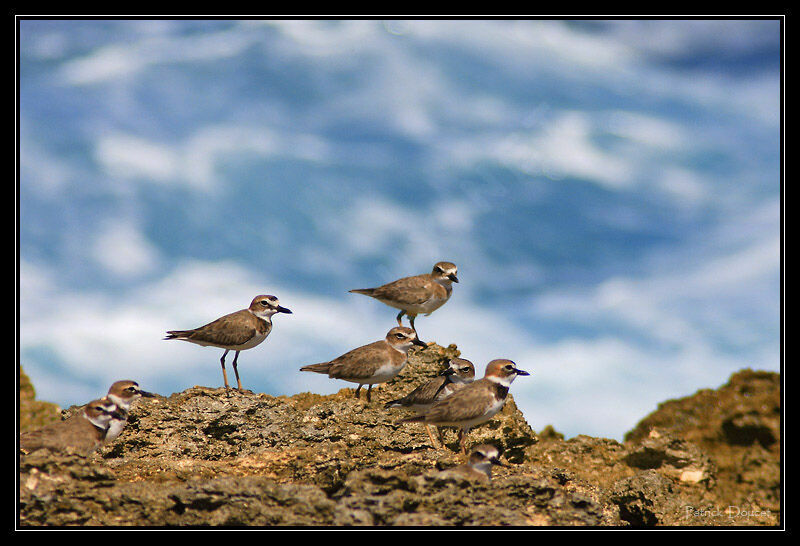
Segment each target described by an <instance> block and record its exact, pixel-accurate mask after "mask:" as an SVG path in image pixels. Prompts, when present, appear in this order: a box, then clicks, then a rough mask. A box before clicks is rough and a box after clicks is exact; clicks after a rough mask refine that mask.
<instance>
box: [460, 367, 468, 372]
mask: <svg viewBox="0 0 800 546" xmlns="http://www.w3.org/2000/svg"><path fill="white" fill-rule="evenodd" d="M461 371H462V372H465V373H466V372H468V371H469V368H461Z"/></svg>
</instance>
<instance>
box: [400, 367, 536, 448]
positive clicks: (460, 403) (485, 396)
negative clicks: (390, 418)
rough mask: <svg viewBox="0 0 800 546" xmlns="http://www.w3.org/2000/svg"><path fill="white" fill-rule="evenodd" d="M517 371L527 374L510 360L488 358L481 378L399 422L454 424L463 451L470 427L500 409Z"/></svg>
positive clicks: (517, 373)
mask: <svg viewBox="0 0 800 546" xmlns="http://www.w3.org/2000/svg"><path fill="white" fill-rule="evenodd" d="M519 375H530V374H529V373H528V372H526V371H523V370H520V369H518V368H517V365H516V364H514V363H513V362H512V361H510V360H505V359H498V360H492V361H491V362H489V364H487V365H486V373H485V375H484V376H483V379H479V380H477V381H474V382H473V383H470V384H469V385H467V386H465V387H464V388H462V389H460V390H458V391H457V392H455V393H453V394H452V395H450V396H448V397H447V398H445V399H444V400H441V401H440V402H436V403H435V404H434V405H433V406H431V409H430V410H428V411H427V412H426V413H424V414H423V415H417V416H415V417H408V418H406V419H403V420H402V421H401V422H404V423H426V424H430V425H439V426H452V427H458V428H459V429H460V430H459V435H458V443H459V445H460V446H461V453H463V454H464V455H466V437H467V434H468V433H469V431H470V429H471V428H473V427H475V426H478V425H480V424H483V423H485V422H486V421H489V420H490V419H491V418H492V417H494V416H495V415H496V414H497V413H498V412H499V411H500V410H501V409H503V406H504V405H505V403H506V396H507V395H508V388H509V386H510V385H511V382H512V381H514V379H515V378H516V377H517V376H519Z"/></svg>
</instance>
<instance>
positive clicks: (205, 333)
mask: <svg viewBox="0 0 800 546" xmlns="http://www.w3.org/2000/svg"><path fill="white" fill-rule="evenodd" d="M275 313H290V314H291V311H290V310H289V309H287V308H285V307H281V306H280V304H279V303H278V298H276V297H275V296H256V297H255V298H253V301H252V302H251V303H250V307H249V308H247V309H242V310H241V311H236V312H235V313H230V314H229V315H225V316H224V317H221V318H218V319H217V320H215V321H214V322H210V323H208V324H206V325H205V326H201V327H199V328H195V329H194V330H170V331H169V332H167V337H165V338H164V339H179V340H182V341H188V342H190V343H196V344H197V345H202V346H204V347H205V346H211V347H219V348H220V349H225V352H224V353H222V358H220V359H219V361H220V363H221V364H222V378H223V379H224V380H225V389H230V385H228V374H227V372H226V371H225V356H226V355H227V354H228V351H236V354H235V355H234V357H233V372H234V373H235V374H236V384H237V387H238V389H239V390H242V382H241V381H240V380H239V370H238V369H237V368H236V361H237V359H238V358H239V352H240V351H245V350H247V349H252V348H253V347H255V346H256V345H258V344H259V343H261V342H262V341H264V340H265V339H267V336H268V335H269V333H270V331H272V315H274V314H275Z"/></svg>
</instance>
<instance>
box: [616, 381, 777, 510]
mask: <svg viewBox="0 0 800 546" xmlns="http://www.w3.org/2000/svg"><path fill="white" fill-rule="evenodd" d="M780 386H781V377H780V375H779V374H777V373H774V372H765V371H753V370H750V369H744V370H741V371H739V372H737V373H735V374H733V375H732V376H731V378H730V380H729V381H728V383H726V384H725V385H723V386H722V387H720V388H719V389H717V390H712V389H703V390H700V391H698V392H697V393H695V394H694V395H692V396H687V397H686V398H680V399H677V400H668V401H667V402H664V403H662V404H660V405H659V406H658V409H657V410H656V411H654V412H653V413H651V414H650V415H648V416H647V417H645V418H644V419H642V421H640V422H639V424H638V425H636V427H635V428H634V429H633V430H631V431H630V432H628V433H627V434H626V435H625V442H626V444H629V445H633V444H636V443H640V442H646V441H647V438H650V437H652V436H654V435H655V436H658V435H661V436H669V437H677V438H681V439H683V440H685V441H687V442H691V443H692V444H694V445H696V446H697V447H698V448H699V449H700V450H702V451H703V452H704V453H705V454H706V455H707V456H708V457H709V459H710V460H711V461H713V463H714V466H716V472H715V474H716V478H715V479H716V484H715V488H714V489H715V492H716V495H717V497H718V498H719V500H720V506H722V507H723V508H724V509H725V511H726V513H730V514H732V515H733V517H735V518H736V519H738V520H741V521H740V522H739V523H741V524H745V522H750V523H751V524H754V523H755V522H767V521H772V522H773V523H777V522H778V518H779V516H780V510H781V504H780V479H781V472H780V444H781V442H780V439H781V394H780V392H781V391H780ZM766 512H768V513H770V514H771V515H770V516H764V515H763V514H764V513H766Z"/></svg>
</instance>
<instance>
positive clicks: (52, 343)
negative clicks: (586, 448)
mask: <svg viewBox="0 0 800 546" xmlns="http://www.w3.org/2000/svg"><path fill="white" fill-rule="evenodd" d="M779 32H780V27H779V22H778V21H770V20H761V21H743V20H732V21H569V22H562V21H488V22H487V21H449V22H448V21H410V22H406V21H389V22H382V21H350V22H339V21H307V22H302V21H301V22H286V21H284V22H280V21H279V22H271V21H28V20H25V21H22V22H21V24H20V59H21V66H20V102H19V106H20V134H21V139H20V153H21V164H20V172H21V180H20V188H19V201H20V232H19V240H20V255H21V293H20V306H21V317H20V334H21V335H20V341H21V361H22V364H23V366H24V368H25V370H26V372H27V373H28V374H29V375H30V376H31V378H32V379H33V381H34V384H35V385H36V387H37V390H38V395H39V396H40V397H41V398H43V399H48V400H52V401H56V402H58V403H60V404H62V405H69V404H73V403H78V402H83V401H85V400H86V399H88V398H90V397H95V396H99V395H101V394H103V392H104V390H105V388H106V387H107V385H108V384H110V382H112V381H114V380H116V379H120V378H122V377H130V378H134V379H137V380H138V381H139V382H140V383H141V384H142V386H143V387H144V388H146V389H148V390H154V391H157V392H161V393H164V394H169V393H170V392H173V391H177V390H181V389H184V388H186V387H189V386H191V385H194V384H206V385H219V384H220V383H221V377H219V376H220V373H219V368H218V364H217V362H218V357H219V354H218V351H216V350H214V349H209V348H205V349H204V348H200V347H196V346H190V345H188V344H178V343H166V342H163V341H162V340H161V337H162V335H163V332H164V331H165V330H167V329H175V328H190V327H194V326H198V325H200V324H203V323H205V322H208V321H210V320H211V319H213V318H216V317H217V316H219V315H221V314H224V313H227V312H230V311H234V310H236V309H240V308H243V307H245V306H246V305H247V304H248V303H249V301H250V299H251V298H252V297H253V296H255V295H256V294H259V293H274V294H276V295H277V296H278V297H279V298H280V299H281V303H282V304H283V305H285V306H287V307H290V308H292V309H293V310H294V311H295V313H294V315H291V316H279V317H277V318H276V320H275V329H274V331H273V333H272V335H271V336H270V338H269V339H268V340H267V341H266V342H265V343H264V344H263V345H261V346H259V347H258V348H256V349H253V350H251V351H248V352H246V353H243V354H242V356H241V358H240V363H241V364H242V366H241V370H242V379H243V382H244V384H245V386H246V387H248V388H252V389H254V390H258V391H261V392H268V393H272V394H291V393H294V392H298V391H302V390H313V391H316V392H333V391H335V390H336V389H338V388H341V387H343V386H345V384H341V383H337V382H335V381H332V380H327V379H326V378H323V377H307V376H306V374H299V373H298V372H297V368H299V367H300V366H301V365H304V364H308V363H310V362H317V361H322V360H328V359H330V358H333V357H335V356H338V355H339V354H341V353H343V352H344V351H346V350H348V349H350V348H353V347H355V346H357V345H360V344H363V343H367V342H370V341H374V340H376V339H380V338H381V337H382V336H383V335H384V334H385V332H386V330H388V329H389V328H390V327H391V326H392V324H393V322H394V314H395V313H394V311H393V310H392V309H389V308H387V307H384V306H382V305H381V304H379V303H377V302H373V301H371V300H368V299H367V298H363V297H362V296H355V295H352V294H348V293H347V290H349V289H351V288H358V287H366V286H375V285H377V284H380V283H383V282H387V281H390V280H393V279H395V278H398V277H401V276H406V275H411V274H418V273H423V272H428V271H429V270H430V268H431V267H432V265H433V263H435V262H436V261H438V260H450V261H453V262H455V263H456V264H457V265H458V266H459V278H460V279H461V281H462V282H461V283H460V284H459V285H457V286H456V287H455V292H454V295H453V298H452V299H451V301H450V302H449V303H448V304H447V305H446V306H445V307H443V308H442V309H440V310H439V311H437V312H436V313H435V314H434V315H432V316H431V317H422V318H420V319H419V320H418V321H417V326H418V329H419V331H420V334H421V336H422V337H423V338H425V339H435V340H437V341H438V342H440V343H442V344H449V343H456V344H458V345H459V347H460V348H461V350H462V353H463V356H465V357H466V358H470V359H472V360H473V361H474V362H475V363H476V365H477V366H478V368H479V369H481V368H482V367H483V366H484V365H485V363H486V362H488V360H490V359H491V358H496V357H505V358H511V359H513V360H515V361H516V362H517V364H518V365H519V366H520V367H521V368H523V369H529V370H530V371H532V372H533V375H532V376H531V377H530V378H521V379H520V380H519V381H518V382H517V383H515V384H514V386H513V387H512V393H514V394H515V396H516V399H517V401H518V403H519V405H520V406H521V407H522V408H523V410H524V411H525V413H526V416H527V418H528V420H529V421H530V423H531V425H532V426H533V427H534V428H535V429H540V428H542V427H543V426H544V425H546V424H548V423H552V424H553V425H554V426H555V427H556V428H557V429H559V430H562V431H564V432H565V433H566V434H567V435H568V436H571V435H574V434H579V433H586V434H594V435H604V436H608V437H614V438H621V437H622V435H623V434H624V432H625V431H626V430H628V429H630V428H631V427H632V426H633V425H635V424H636V422H637V420H638V419H639V418H641V417H643V416H644V415H645V414H646V413H648V412H649V411H652V410H653V409H654V408H655V406H656V404H657V403H658V402H660V401H663V400H664V399H666V398H669V397H676V396H684V395H687V394H691V393H693V392H694V391H695V390H697V389H699V388H706V387H717V386H719V385H721V384H722V383H724V382H725V381H726V379H727V377H728V376H729V375H730V374H731V373H732V372H733V371H735V370H738V369H740V368H742V367H752V368H758V369H769V370H778V369H779V365H780V362H779V358H780V356H779V354H780V349H779V348H780V345H779V327H780V318H779V301H780V300H779V298H780V292H779V279H780V273H779V271H780V246H779V237H780V221H779V213H780V193H779V192H780V184H779V180H780V178H779V176H780V171H779V167H780V163H779V161H780V157H779V145H780V138H779V129H780V125H779V123H780V102H779V100H780V94H779V92H780V50H779V45H780V34H779Z"/></svg>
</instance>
